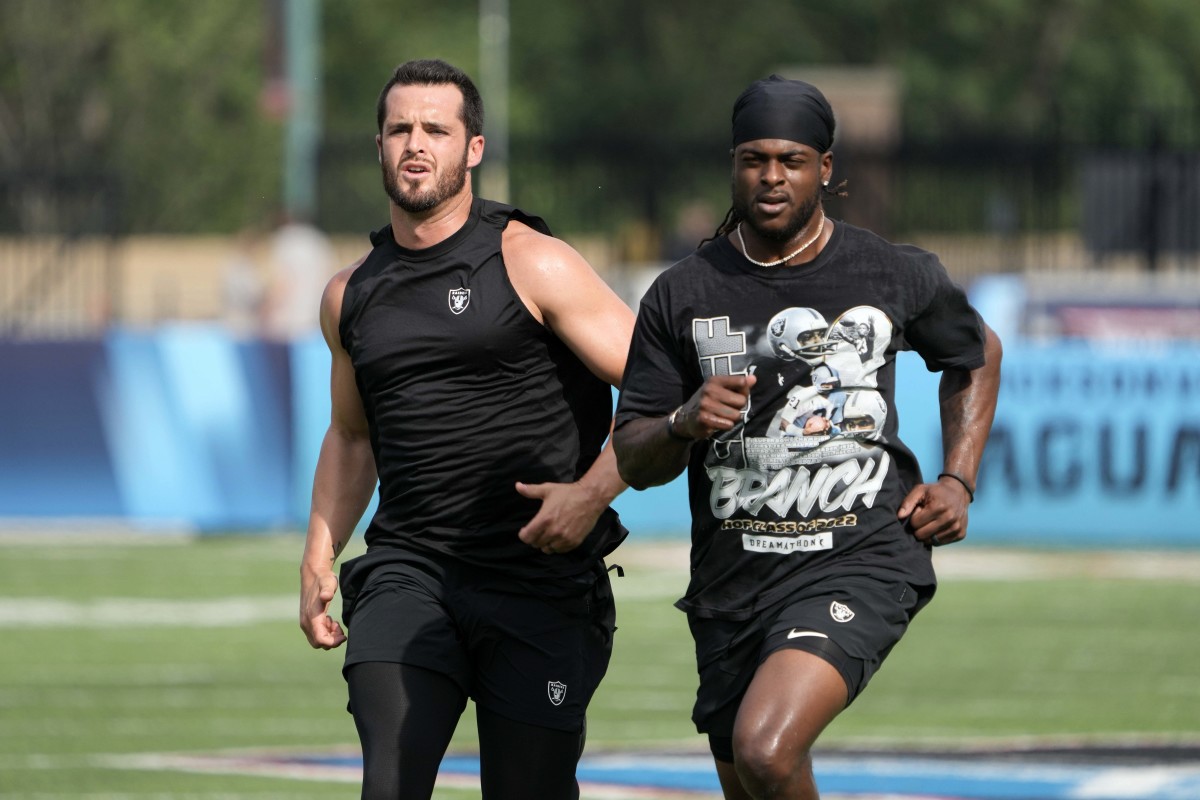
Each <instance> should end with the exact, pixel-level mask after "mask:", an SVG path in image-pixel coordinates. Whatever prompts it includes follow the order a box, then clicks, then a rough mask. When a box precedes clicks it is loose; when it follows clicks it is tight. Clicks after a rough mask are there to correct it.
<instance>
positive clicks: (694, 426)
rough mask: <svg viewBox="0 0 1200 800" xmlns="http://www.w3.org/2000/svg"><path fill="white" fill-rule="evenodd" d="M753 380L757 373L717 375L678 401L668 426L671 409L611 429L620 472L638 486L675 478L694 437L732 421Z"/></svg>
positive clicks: (727, 426)
mask: <svg viewBox="0 0 1200 800" xmlns="http://www.w3.org/2000/svg"><path fill="white" fill-rule="evenodd" d="M755 380H756V379H755V377H754V376H753V375H714V376H713V377H711V378H709V379H708V380H706V381H705V382H704V384H703V385H702V386H701V387H700V388H699V389H697V390H696V391H695V393H694V394H692V396H691V397H690V398H688V401H687V402H686V403H684V404H683V405H682V406H681V407H680V409H679V413H678V414H676V415H675V424H674V425H673V426H672V427H671V428H670V430H668V428H667V424H668V420H669V419H670V415H667V416H663V417H642V418H641V419H634V420H630V421H629V422H627V423H625V424H624V425H623V426H621V429H620V430H618V431H617V432H616V433H615V434H614V435H613V444H614V446H615V448H616V453H617V466H618V467H619V468H620V470H621V477H622V478H624V479H625V481H626V482H628V483H629V485H630V486H632V487H634V488H635V489H645V488H648V487H650V486H661V485H662V484H664V483H667V482H668V481H670V480H672V479H674V478H675V477H676V476H677V475H679V473H681V472H683V470H684V469H685V468H686V467H687V464H688V458H689V455H690V453H691V449H692V443H693V442H695V441H696V440H698V439H707V438H708V437H709V436H712V435H713V434H715V433H720V432H721V431H727V430H730V429H731V428H732V427H733V426H734V424H735V423H736V422H737V421H738V418H739V417H740V416H741V414H742V409H743V408H745V407H746V403H747V402H748V401H749V399H750V387H752V386H753V385H754V382H755ZM672 432H673V433H674V435H672Z"/></svg>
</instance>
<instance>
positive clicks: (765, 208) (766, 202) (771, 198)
mask: <svg viewBox="0 0 1200 800" xmlns="http://www.w3.org/2000/svg"><path fill="white" fill-rule="evenodd" d="M754 205H755V207H756V208H758V210H759V212H761V213H763V214H766V215H768V216H774V215H775V214H780V213H782V212H783V211H784V210H785V209H786V208H787V207H788V198H787V196H786V195H779V194H762V195H759V196H758V197H756V198H754Z"/></svg>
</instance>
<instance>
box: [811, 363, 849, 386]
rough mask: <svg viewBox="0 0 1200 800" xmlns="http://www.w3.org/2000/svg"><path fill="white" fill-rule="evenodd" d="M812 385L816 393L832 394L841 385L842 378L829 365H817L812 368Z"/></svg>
mask: <svg viewBox="0 0 1200 800" xmlns="http://www.w3.org/2000/svg"><path fill="white" fill-rule="evenodd" d="M812 385H813V388H815V389H816V390H817V391H818V392H821V393H825V392H832V391H833V390H834V389H837V388H840V387H841V385H842V377H841V375H839V374H838V371H837V370H836V369H834V368H833V367H831V366H830V365H829V364H817V365H816V366H815V367H813V368H812Z"/></svg>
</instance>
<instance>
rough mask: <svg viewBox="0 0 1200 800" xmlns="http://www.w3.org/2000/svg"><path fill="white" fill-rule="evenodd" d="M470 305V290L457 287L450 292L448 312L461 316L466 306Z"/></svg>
mask: <svg viewBox="0 0 1200 800" xmlns="http://www.w3.org/2000/svg"><path fill="white" fill-rule="evenodd" d="M469 305H471V290H470V289H464V288H463V287H461V286H460V287H458V288H457V289H451V290H450V310H451V311H453V312H454V313H455V314H461V313H462V312H464V311H466V310H467V306H469Z"/></svg>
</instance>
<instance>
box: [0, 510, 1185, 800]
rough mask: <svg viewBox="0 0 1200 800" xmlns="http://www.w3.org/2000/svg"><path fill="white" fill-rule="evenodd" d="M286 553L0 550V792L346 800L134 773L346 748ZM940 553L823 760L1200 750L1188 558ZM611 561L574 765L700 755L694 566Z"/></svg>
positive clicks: (239, 779)
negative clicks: (695, 714)
mask: <svg viewBox="0 0 1200 800" xmlns="http://www.w3.org/2000/svg"><path fill="white" fill-rule="evenodd" d="M300 549H301V539H300V538H299V537H298V536H295V535H271V536H266V535H249V536H214V537H203V538H199V539H193V538H189V537H185V536H133V535H127V534H124V533H122V532H119V531H116V532H110V533H105V532H100V531H93V532H91V533H89V534H79V535H57V534H47V533H44V532H38V533H34V532H32V531H29V530H21V531H14V530H10V531H7V532H4V533H0V564H2V565H3V567H4V569H3V574H4V575H5V580H4V583H3V584H2V585H0V602H2V603H3V606H4V609H5V613H4V614H3V615H0V636H2V637H3V641H4V645H3V646H2V647H0V798H3V800H16V798H27V799H28V800H33V798H39V799H45V800H49V798H60V797H61V798H67V797H80V798H82V797H93V798H99V797H104V798H130V799H131V800H132V799H133V798H150V797H155V798H217V797H220V798H260V799H262V798H268V797H280V798H282V797H287V798H309V797H312V798H316V797H354V796H356V794H357V793H356V791H354V789H353V787H352V786H348V785H347V783H345V782H342V781H338V780H327V781H322V780H317V781H308V780H306V781H301V780H296V779H287V778H279V777H265V776H252V775H231V774H203V773H191V772H182V771H177V770H172V769H146V768H143V767H145V765H146V764H147V763H149V762H148V761H146V759H151V760H153V758H158V759H159V760H160V762H161V761H163V760H164V759H166V760H169V759H170V758H176V759H178V758H181V757H184V756H190V755H195V754H211V753H215V752H221V753H225V754H230V753H235V754H236V753H240V752H244V751H256V752H262V751H271V752H281V753H282V752H293V751H305V752H325V753H329V752H334V753H338V752H340V753H347V752H349V753H353V752H355V744H356V738H355V735H354V727H353V722H352V720H351V719H350V717H349V715H348V714H346V713H345V711H344V705H345V690H344V683H343V682H342V679H341V676H340V672H339V670H340V658H341V655H340V653H322V652H316V651H312V650H310V649H309V648H308V646H307V644H306V643H305V642H304V640H303V636H302V634H301V633H300V631H299V628H298V626H297V625H296V622H295V615H296V599H295V591H296V585H297V567H298V559H299V554H300ZM936 559H937V561H936V563H937V565H938V569H939V573H940V575H941V576H942V587H941V589H940V590H939V594H938V597H937V599H936V600H935V601H934V603H933V604H932V605H931V606H930V607H929V608H928V609H926V610H925V611H924V612H923V613H922V614H921V616H920V617H919V618H918V619H917V621H916V622H915V623H914V625H913V627H912V630H911V631H910V633H909V635H908V636H907V637H906V638H905V640H904V641H903V642H902V643H901V644H900V645H899V646H898V647H897V649H896V651H895V652H894V653H893V655H892V657H891V659H890V660H889V663H888V665H887V666H886V667H885V668H884V669H883V670H882V672H881V673H880V674H879V675H878V676H877V677H876V678H875V680H874V681H873V682H872V684H871V686H870V688H869V689H868V690H867V692H866V693H865V695H864V696H863V697H862V698H861V699H860V700H859V701H857V702H856V703H855V705H854V706H853V707H852V708H851V709H849V710H848V711H847V712H846V713H845V714H844V715H843V716H842V717H841V718H840V719H839V720H838V721H837V722H835V723H834V725H833V726H832V727H831V728H830V730H829V731H828V732H827V734H826V736H825V738H824V739H823V740H822V745H823V748H824V749H825V750H826V751H827V752H828V753H830V754H836V753H838V752H844V751H847V750H855V751H857V750H862V749H864V748H866V749H869V750H871V751H872V752H884V753H886V752H890V751H901V750H903V751H912V750H916V751H919V752H926V753H929V752H933V753H940V754H945V753H962V754H969V753H971V752H975V751H983V750H988V749H992V748H998V747H1005V748H1014V747H1038V748H1049V747H1060V746H1070V747H1073V748H1078V747H1081V746H1084V747H1102V746H1117V745H1129V744H1136V745H1153V746H1162V747H1164V748H1165V750H1164V751H1163V753H1165V754H1167V755H1162V754H1160V756H1158V757H1164V758H1165V757H1169V752H1170V750H1171V748H1172V747H1174V746H1191V748H1195V747H1196V746H1197V745H1200V681H1198V680H1197V673H1196V664H1198V663H1200V637H1197V636H1196V633H1195V631H1196V620H1197V619H1198V618H1200V553H1196V552H1191V551H1188V552H1166V553H1136V552H1124V551H1122V552H1081V551H1070V552H1031V551H1020V552H1018V551H1013V550H995V549H988V548H984V547H980V546H977V545H974V544H967V545H959V546H954V547H948V548H943V549H941V550H939V551H938V552H937V554H936ZM610 561H611V562H615V563H619V564H621V565H622V566H623V567H624V569H625V577H624V578H619V579H618V578H614V591H615V592H616V595H617V598H618V604H619V605H618V626H619V631H618V634H617V640H616V649H615V652H614V657H613V663H612V666H611V668H610V670H609V675H608V677H607V678H606V680H605V682H604V684H603V685H602V686H601V688H600V690H599V692H598V693H597V696H596V699H595V701H594V702H593V706H592V713H591V718H590V722H589V744H588V753H589V755H596V756H602V755H604V754H606V753H608V754H619V753H630V752H632V753H643V754H652V753H659V754H662V753H670V754H680V755H687V754H697V753H700V754H703V753H704V752H705V745H704V741H703V739H701V738H700V737H699V736H697V735H696V734H695V733H694V731H693V729H692V727H691V723H690V721H689V719H688V715H689V713H690V707H691V701H692V696H693V693H694V689H695V676H694V669H693V665H692V650H691V643H690V639H689V638H688V635H687V629H686V624H685V621H684V618H683V615H682V614H680V613H679V612H678V611H676V610H674V609H673V608H672V607H671V601H672V600H674V599H675V598H676V597H677V596H678V595H679V594H680V593H681V592H682V590H683V587H684V585H685V583H686V575H687V569H686V549H685V548H684V547H683V546H681V545H680V544H678V543H664V542H661V541H660V542H650V543H645V544H627V545H625V546H623V547H622V548H621V549H620V550H618V551H617V553H615V554H614V557H613V558H612V559H610ZM472 728H473V720H472V719H471V716H470V713H469V712H468V716H467V717H465V718H464V721H463V724H462V725H460V728H459V732H458V734H457V735H456V738H455V741H454V744H453V748H452V749H453V751H454V752H456V753H470V752H471V751H472V749H473V747H474V735H473V730H472ZM138 759H142V761H141V762H139V761H138ZM437 796H438V797H439V798H443V799H444V800H451V798H454V799H455V800H461V799H462V798H472V797H478V792H477V791H475V790H472V789H470V788H466V789H462V788H453V787H451V786H447V787H446V788H444V789H439V793H438V795H437ZM586 796H588V795H587V794H586V793H585V797H586ZM605 796H606V797H607V796H614V797H615V796H617V795H607V794H606V795H605ZM640 796H645V795H636V794H630V795H628V797H629V798H633V797H640ZM655 796H658V797H666V796H669V795H666V794H659V795H655ZM681 796H682V795H681ZM690 796H692V797H696V796H700V795H695V794H693V795H690ZM1139 796H1140V795H1139ZM1164 797H1165V796H1164Z"/></svg>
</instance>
